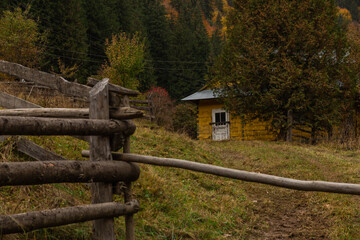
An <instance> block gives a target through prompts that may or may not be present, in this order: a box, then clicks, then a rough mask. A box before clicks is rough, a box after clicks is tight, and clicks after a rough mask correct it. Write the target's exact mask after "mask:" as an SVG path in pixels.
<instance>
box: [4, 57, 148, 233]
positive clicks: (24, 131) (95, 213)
mask: <svg viewBox="0 0 360 240" xmlns="http://www.w3.org/2000/svg"><path fill="white" fill-rule="evenodd" d="M0 72H3V73H7V74H10V75H12V76H16V77H18V78H21V79H24V80H26V81H30V82H33V83H35V84H38V85H41V86H45V87H46V88H49V89H52V90H57V91H59V92H60V93H62V94H65V95H68V96H72V97H81V98H83V99H84V100H85V101H88V102H89V108H85V109H84V108H82V109H79V108H75V109H74V108H72V109H64V108H60V109H49V108H41V107H40V106H38V105H36V104H33V103H30V102H28V101H26V100H23V99H20V98H17V97H14V96H12V95H9V94H6V93H0V106H1V107H3V108H7V109H6V110H1V112H0V115H1V116H0V133H1V135H73V136H76V137H77V138H81V139H85V140H87V141H89V145H90V155H91V158H90V160H91V161H69V160H66V159H65V158H63V157H61V156H59V155H57V154H53V153H51V152H49V151H47V150H45V149H43V148H41V147H40V146H38V145H36V144H35V143H33V142H31V141H29V140H26V139H23V138H18V140H17V142H16V146H17V149H18V150H20V151H22V152H24V153H26V154H28V155H30V156H32V157H34V158H35V159H37V160H41V161H42V162H8V163H1V164H0V186H5V185H9V186H15V185H33V184H48V183H61V182H70V183H71V182H74V183H75V182H88V183H91V184H92V187H91V192H92V204H89V205H83V206H76V207H68V208H59V209H52V210H45V211H39V212H28V213H23V214H14V215H4V216H0V232H1V234H7V233H17V232H26V231H31V230H34V229H38V228H44V227H52V226H59V225H64V224H70V223H75V222H82V221H89V220H94V223H93V236H94V239H115V233H114V221H113V217H117V216H122V215H125V219H126V220H125V222H126V236H127V239H134V222H133V217H132V216H133V214H134V213H136V212H137V211H138V210H139V203H138V202H137V201H136V200H135V199H132V197H131V182H132V181H135V180H136V179H137V178H138V177H139V174H140V170H139V168H138V166H137V165H135V164H132V163H130V164H129V163H126V162H118V161H111V160H112V156H111V150H118V149H120V148H121V147H123V150H124V152H127V153H128V152H130V140H129V139H130V135H131V134H133V133H134V131H135V125H134V123H133V122H132V121H131V120H130V119H133V118H138V117H142V116H143V113H142V112H141V111H139V110H136V109H133V108H131V107H130V105H129V99H128V96H136V95H137V94H138V92H136V91H133V90H129V89H125V88H122V87H119V86H115V85H111V84H109V83H108V81H109V80H108V79H104V80H103V81H96V82H95V86H94V87H93V88H91V87H88V86H84V85H80V84H77V83H71V82H68V81H66V80H65V79H63V78H61V77H59V76H56V75H52V74H48V73H44V72H40V71H37V70H34V69H30V68H26V67H24V66H21V65H19V64H15V63H9V62H6V61H0ZM94 81H95V80H94ZM19 108H21V109H19ZM84 136H85V138H84ZM88 136H90V138H89V137H88ZM44 160H52V161H44ZM117 182H124V183H125V185H126V186H127V188H125V190H124V195H125V203H123V204H122V203H114V202H112V201H113V186H116V185H117V184H116V183H117ZM114 184H115V185H114Z"/></svg>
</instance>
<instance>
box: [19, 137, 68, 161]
mask: <svg viewBox="0 0 360 240" xmlns="http://www.w3.org/2000/svg"><path fill="white" fill-rule="evenodd" d="M16 150H18V151H19V152H22V153H24V154H26V155H28V156H29V157H32V158H33V159H35V160H38V161H48V160H67V159H66V158H64V157H63V156H60V155H58V154H56V153H53V152H50V151H48V150H46V149H45V148H42V147H40V146H39V145H37V144H36V143H34V142H32V141H30V140H27V139H25V138H20V139H19V140H18V141H16Z"/></svg>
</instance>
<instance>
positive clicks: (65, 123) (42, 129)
mask: <svg viewBox="0 0 360 240" xmlns="http://www.w3.org/2000/svg"><path fill="white" fill-rule="evenodd" d="M0 72H2V73H6V74H9V75H12V76H15V77H17V78H20V79H24V80H25V81H28V82H33V83H34V84H36V85H40V86H45V87H47V88H50V89H55V90H57V91H59V92H61V93H62V94H65V95H68V96H74V97H77V98H79V97H81V98H83V99H85V101H88V102H89V108H69V109H64V108H60V109H59V108H42V107H40V106H38V105H36V104H33V103H30V102H27V101H25V100H23V99H20V98H16V97H14V96H11V95H9V94H5V93H1V92H0V107H2V108H7V109H5V110H0V134H1V135H3V136H2V137H1V138H0V141H1V140H2V139H4V138H5V137H4V136H6V135H8V136H9V135H71V136H74V137H77V138H80V139H84V140H86V141H88V142H89V146H90V150H84V151H83V152H82V155H83V156H85V157H89V158H90V161H75V160H67V159H65V158H64V157H62V156H59V155H57V154H54V153H51V152H49V151H47V150H45V149H43V148H41V147H40V146H38V145H36V144H35V143H33V142H31V141H29V140H26V139H23V138H19V140H18V141H17V149H18V150H19V151H22V152H23V153H25V154H27V155H29V156H31V157H33V158H35V159H36V160H39V161H36V162H5V163H0V187H1V186H15V185H33V184H49V183H61V182H70V183H76V182H81V183H91V193H92V203H91V204H87V205H80V206H75V207H67V208H57V209H51V210H44V211H38V212H27V213H21V214H13V215H0V235H2V234H9V233H19V232H20V233H23V232H27V231H32V230H35V229H39V228H45V227H53V226H60V225H66V224H70V223H75V222H84V221H90V220H94V221H93V238H94V239H101V240H105V239H106V240H108V239H115V233H114V217H119V216H125V228H126V239H127V240H130V239H135V223H134V218H133V215H134V214H135V213H136V212H137V211H138V210H139V203H138V201H137V200H136V199H133V197H132V194H131V183H132V182H133V181H136V180H137V179H138V177H139V174H140V169H139V167H138V166H137V165H136V163H144V164H152V165H158V166H165V167H175V168H182V169H187V170H192V171H197V172H203V173H207V174H213V175H217V176H222V177H227V178H232V179H238V180H244V181H250V182H257V183H263V184H269V185H273V186H278V187H283V188H289V189H296V190H303V191H321V192H332V193H343V194H354V195H360V185H359V184H348V183H335V182H323V181H302V180H295V179H289V178H283V177H277V176H272V175H267V174H260V173H253V172H246V171H241V170H236V169H229V168H223V167H218V166H213V165H209V164H202V163H196V162H191V161H186V160H181V159H169V158H159V157H152V156H142V155H137V154H131V153H130V136H131V135H132V134H133V133H134V131H135V128H136V126H135V124H134V122H133V121H132V120H131V119H134V118H139V117H142V116H143V112H141V111H140V110H137V109H134V108H132V107H130V100H129V97H130V96H136V95H137V94H138V92H136V91H133V90H130V89H126V88H122V87H120V86H116V85H112V84H110V83H109V80H108V79H103V80H102V81H97V80H95V79H90V81H92V82H93V84H91V85H93V87H89V86H85V85H81V84H77V83H72V82H69V81H66V80H65V79H63V78H62V77H59V76H56V75H52V74H49V73H45V72H41V71H37V70H34V69H30V68H27V67H24V66H21V65H19V64H15V63H9V62H6V61H1V60H0ZM142 110H146V109H142ZM89 136H90V137H89ZM121 148H122V150H123V153H115V151H118V150H120V149H121ZM120 192H122V193H123V194H124V203H118V202H113V194H118V193H120Z"/></svg>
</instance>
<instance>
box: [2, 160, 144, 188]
mask: <svg viewBox="0 0 360 240" xmlns="http://www.w3.org/2000/svg"><path fill="white" fill-rule="evenodd" d="M139 174H140V170H139V168H138V167H137V166H136V165H135V164H129V163H126V162H118V161H101V162H98V161H43V162H3V163H0V186H6V185H9V186H12V185H34V184H48V183H61V182H70V183H76V182H82V183H86V182H108V183H112V182H119V181H135V180H137V179H138V177H139Z"/></svg>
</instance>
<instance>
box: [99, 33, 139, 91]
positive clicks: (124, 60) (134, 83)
mask: <svg viewBox="0 0 360 240" xmlns="http://www.w3.org/2000/svg"><path fill="white" fill-rule="evenodd" d="M144 51H145V43H144V41H143V40H141V39H140V36H139V34H137V33H136V34H134V35H133V36H132V37H130V36H128V35H127V34H126V33H120V34H117V35H113V37H112V39H111V41H109V40H107V41H106V51H105V53H106V56H107V57H108V63H107V64H106V65H105V66H103V69H102V71H101V73H100V76H101V77H107V78H110V81H111V82H112V83H115V84H117V85H120V86H124V87H126V88H130V89H137V87H138V85H139V81H138V79H137V78H136V77H137V75H138V74H139V73H140V72H142V70H143V66H144Z"/></svg>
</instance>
